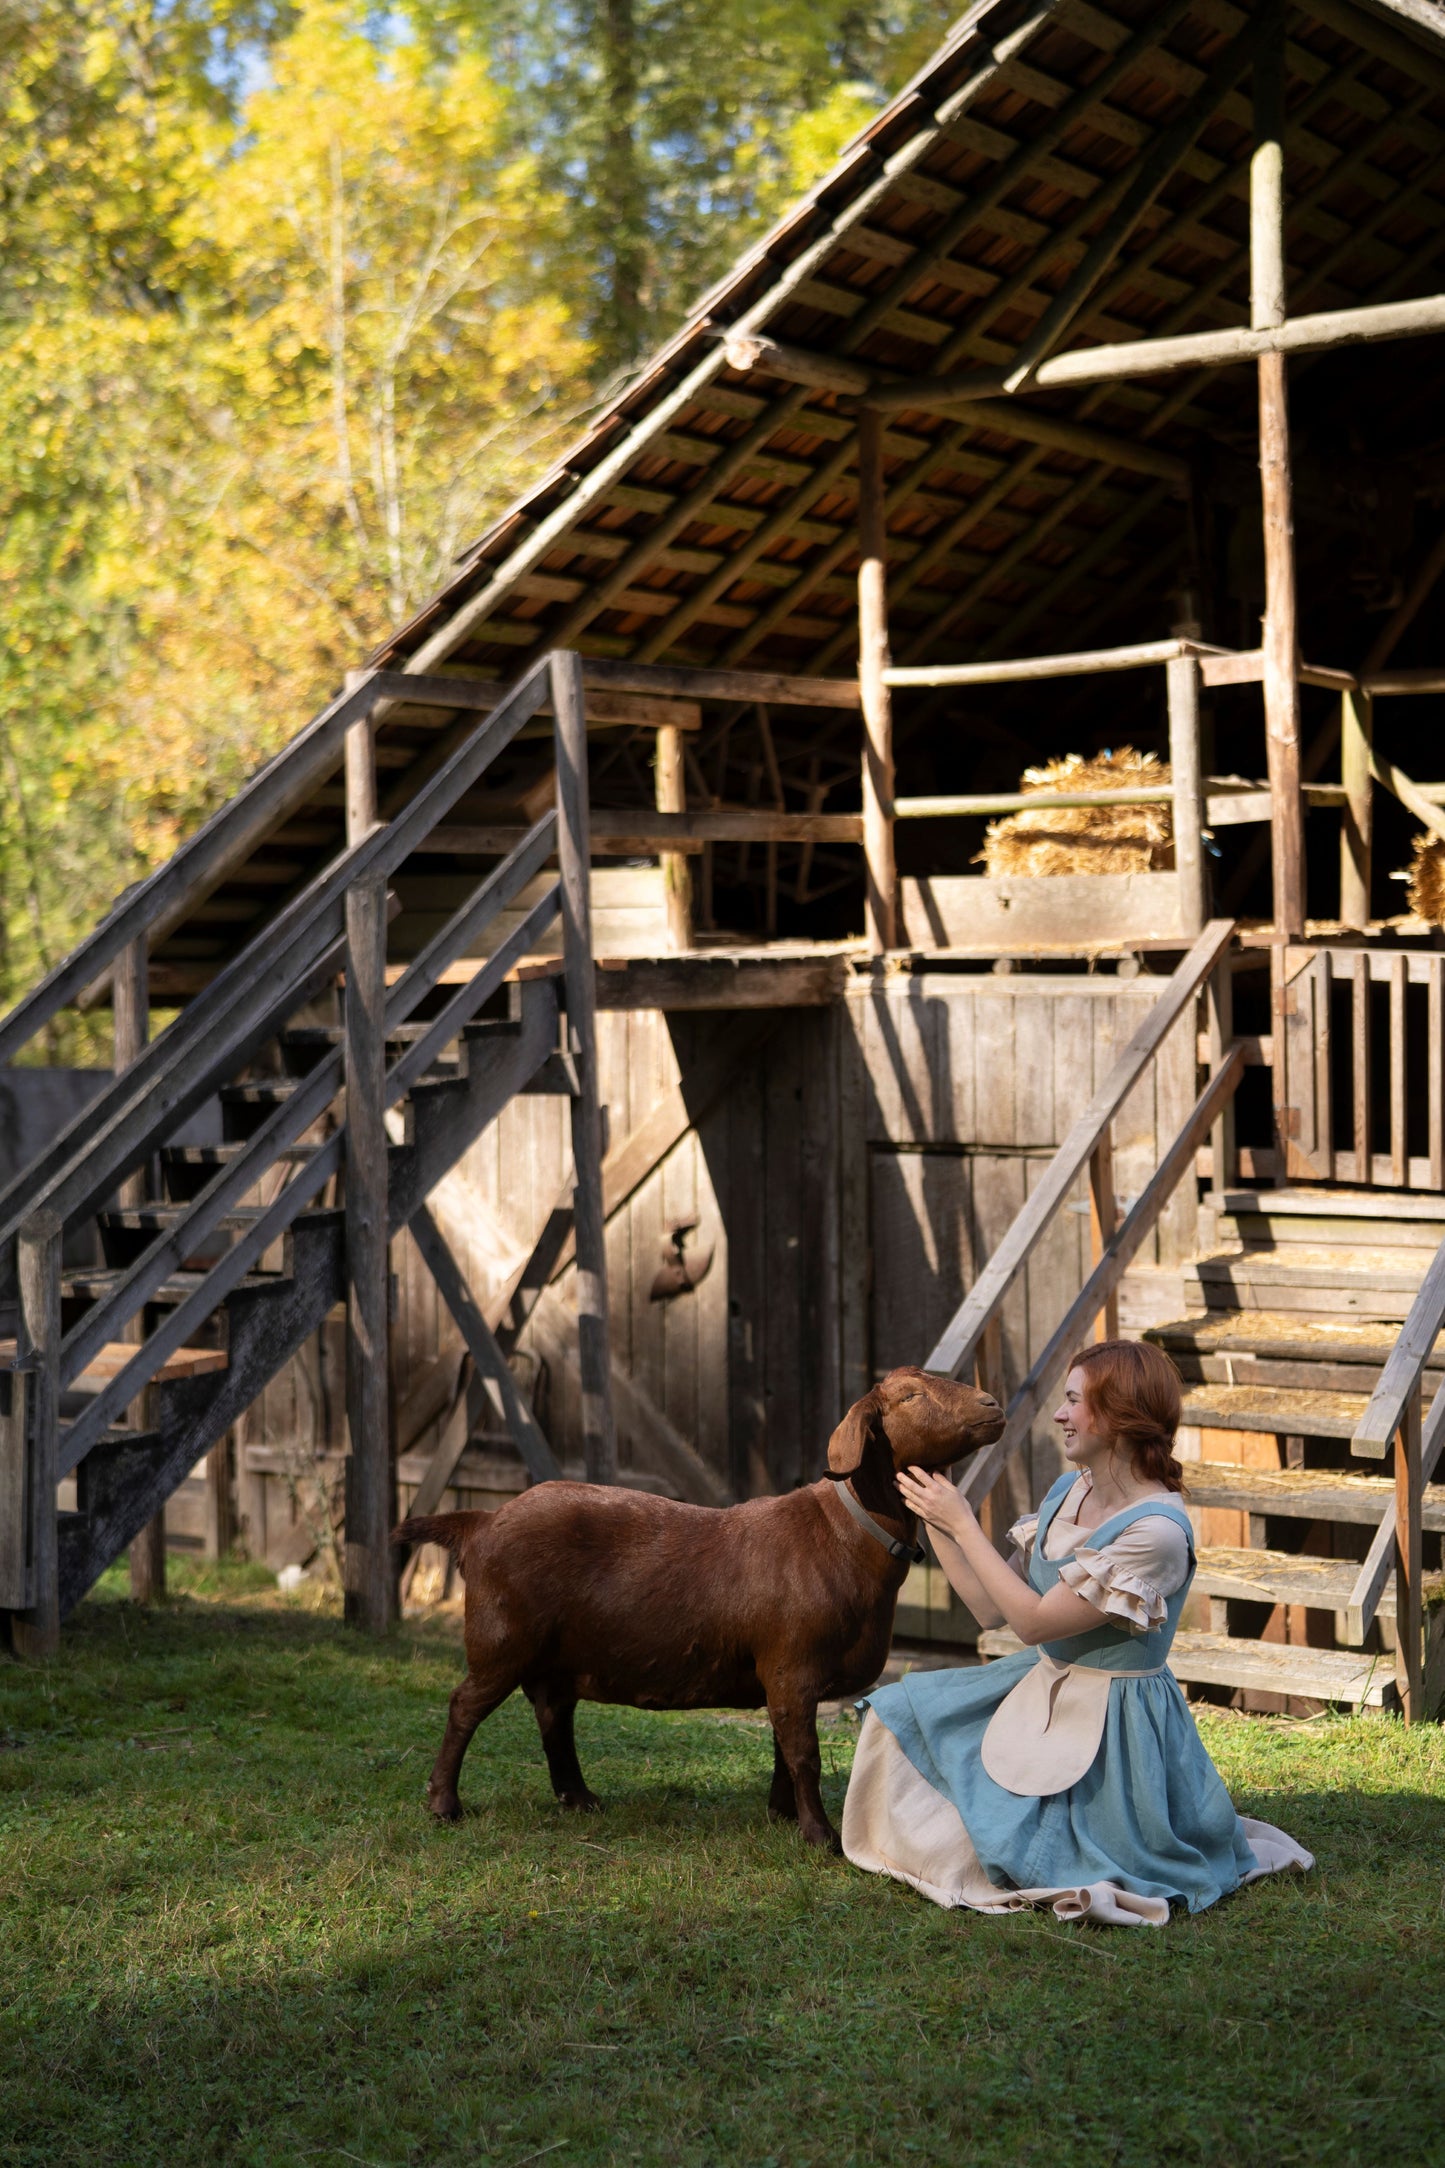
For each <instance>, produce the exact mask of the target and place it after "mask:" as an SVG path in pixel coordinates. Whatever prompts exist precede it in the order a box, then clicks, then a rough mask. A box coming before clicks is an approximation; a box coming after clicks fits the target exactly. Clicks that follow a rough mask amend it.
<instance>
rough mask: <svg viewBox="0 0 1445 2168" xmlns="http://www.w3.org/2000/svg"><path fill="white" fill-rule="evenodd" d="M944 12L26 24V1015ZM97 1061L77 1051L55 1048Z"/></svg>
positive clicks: (708, 8)
mask: <svg viewBox="0 0 1445 2168" xmlns="http://www.w3.org/2000/svg"><path fill="white" fill-rule="evenodd" d="M949 14H950V8H949V7H948V6H947V5H944V4H942V0H808V4H804V0H709V4H707V5H703V4H702V0H561V4H554V0H403V5H401V6H399V7H398V8H395V9H390V10H377V9H374V8H372V7H370V6H369V5H367V4H365V0H0V594H3V598H4V604H5V607H4V611H3V618H0V1002H8V1001H9V1000H11V999H13V998H14V997H15V996H16V995H18V994H19V993H20V992H21V991H23V990H24V988H25V987H26V986H27V985H29V984H30V983H31V982H32V981H33V980H34V979H35V978H36V977H37V976H38V975H39V974H40V973H41V972H43V971H44V970H45V969H47V968H48V967H49V966H50V965H51V964H52V963H54V962H55V961H56V960H58V958H59V957H60V956H61V955H63V954H64V952H65V950H66V949H67V948H68V947H69V946H70V944H71V942H72V941H73V940H74V939H75V938H76V937H77V936H78V935H79V934H80V933H81V932H83V931H84V929H85V928H86V927H87V926H88V925H89V924H90V923H91V922H93V920H94V918H95V917H96V916H97V914H98V913H99V912H100V911H102V910H103V909H104V908H105V907H106V906H107V905H108V904H109V902H110V901H111V899H112V897H113V895H114V894H115V893H116V892H117V891H118V890H120V889H121V888H123V887H124V886H125V885H126V884H127V883H129V882H130V881H132V880H135V879H136V878H138V877H140V876H142V875H144V874H145V873H146V872H148V871H149V870H150V869H151V868H153V867H154V866H156V865H157V864H159V863H160V862H161V861H162V860H163V859H164V858H166V857H167V856H168V855H169V854H170V852H171V851H172V850H173V849H174V847H175V845H176V843H177V842H178V840H179V839H180V838H181V837H182V836H183V835H185V834H186V833H187V832H189V831H190V830H191V829H192V828H194V826H195V825H196V824H197V823H198V822H199V821H200V820H201V819H203V818H204V817H205V816H206V815H207V814H208V813H210V812H211V811H213V810H214V809H215V807H216V806H218V805H219V804H221V803H222V802H223V801H224V800H225V798H226V797H228V796H229V795H230V794H231V793H232V792H233V791H234V790H235V789H236V787H237V786H238V784H239V783H241V782H242V781H243V780H244V778H245V777H246V776H247V775H248V774H249V773H251V772H252V771H253V770H254V769H255V767H256V766H257V764H258V763H259V762H260V761H262V760H263V759H265V758H266V757H267V756H268V755H269V754H270V753H272V752H273V751H274V750H275V749H276V748H277V747H278V745H280V744H281V743H283V742H284V741H285V739H286V738H287V737H289V736H290V735H291V734H292V733H293V732H294V731H295V730H296V729H297V728H298V727H299V726H300V724H301V723H302V722H303V721H304V720H305V719H306V717H307V716H308V715H309V714H310V713H312V712H314V710H315V708H316V707H317V706H318V705H319V704H320V703H321V702H322V701H323V700H324V699H326V698H327V697H328V696H329V695H330V694H331V693H332V692H333V691H334V690H335V688H336V686H337V684H338V682H339V681H340V678H341V675H342V673H343V671H344V670H345V669H346V668H347V667H348V665H350V664H351V663H354V662H355V661H356V660H358V658H359V657H360V656H362V655H364V654H365V653H366V651H367V650H368V649H369V648H370V647H371V646H372V645H373V644H374V643H375V642H376V641H377V640H378V639H379V638H380V637H381V636H382V635H383V634H384V633H385V632H387V631H388V630H389V629H390V628H391V627H393V626H394V625H396V624H397V623H398V622H400V621H404V620H405V619H406V617H407V616H409V615H410V614H411V612H412V611H413V610H414V609H415V608H416V607H417V606H418V604H419V603H420V602H422V601H423V600H424V599H425V597H426V596H427V595H428V594H429V593H431V592H433V591H434V590H435V588H436V587H437V586H438V585H439V584H440V583H441V582H442V581H443V580H444V579H445V578H446V577H447V574H448V571H449V569H450V566H451V564H452V561H453V559H454V558H455V556H456V554H457V553H458V551H459V550H461V549H462V548H464V547H465V546H466V544H467V543H468V542H469V541H470V540H471V539H472V538H473V537H474V536H475V535H476V534H477V533H478V532H479V531H480V530H482V529H483V528H484V527H485V526H486V525H487V524H488V522H489V521H490V520H491V518H492V517H493V516H494V515H495V514H496V513H497V512H499V511H500V510H501V509H502V508H503V507H504V506H505V504H506V503H507V502H508V501H509V499H510V498H511V497H512V496H513V495H514V494H515V493H516V492H517V490H518V489H519V488H521V487H523V486H525V485H526V484H527V483H528V482H530V480H531V479H532V478H533V477H534V476H535V474H536V473H537V472H538V471H539V469H541V468H542V467H544V466H545V465H546V464H547V463H548V461H549V460H551V459H552V458H555V457H556V456H557V454H558V452H559V451H560V449H561V448H562V445H563V443H564V441H565V433H566V431H567V430H568V429H569V428H570V427H571V426H572V425H573V424H574V422H575V419H576V417H577V415H578V413H579V411H580V410H581V409H582V408H583V407H584V406H585V405H586V404H587V403H588V401H589V400H591V399H592V398H594V397H595V396H596V393H595V388H594V387H595V386H596V384H597V382H598V381H599V379H601V380H608V379H611V378H613V377H615V375H616V372H617V371H618V370H619V368H625V367H626V366H628V365H629V364H631V363H632V362H633V361H634V360H635V359H636V357H637V356H638V354H639V353H640V352H641V350H642V349H643V348H644V346H646V345H647V344H648V343H649V342H651V341H652V340H654V339H655V338H656V337H658V336H659V335H661V334H663V333H665V332H666V331H668V330H669V329H671V328H672V327H673V326H674V325H675V324H676V322H677V321H678V320H679V318H680V317H681V315H682V313H683V311H684V309H685V308H686V306H687V305H688V304H689V303H690V302H692V301H693V300H694V299H695V298H696V297H697V294H698V292H699V290H700V289H701V288H703V287H704V286H706V285H707V284H708V283H710V282H711V281H713V280H715V279H716V278H718V277H719V276H721V275H722V274H723V273H724V272H725V271H726V269H727V267H728V265H729V264H730V262H731V261H732V259H733V258H734V256H735V255H736V253H737V251H738V249H739V247H740V246H741V245H743V244H744V243H745V242H746V241H748V240H749V239H750V238H751V237H752V236H753V235H754V234H756V233H757V232H758V231H759V230H760V229H761V228H762V227H764V226H765V225H766V224H767V223H768V222H769V221H770V220H771V219H772V218H774V217H776V215H777V214H778V212H779V211H780V209H781V208H782V207H783V206H784V205H785V204H786V203H787V202H788V201H789V200H790V199H792V198H793V197H795V196H796V195H798V194H799V193H800V192H801V191H802V190H803V189H805V188H806V187H807V186H809V185H810V184H811V183H812V182H813V181H814V180H815V179H816V178H817V176H818V175H819V174H820V173H821V172H823V171H824V170H826V168H827V167H828V165H829V164H830V163H831V162H832V160H833V158H834V157H835V156H836V153H837V151H838V149H839V148H840V146H841V144H842V143H843V142H844V141H846V139H847V138H848V136H849V135H851V133H852V132H853V131H854V129H855V128H856V127H857V126H858V125H860V123H862V122H863V121H865V120H866V119H867V117H868V116H869V114H870V113H871V112H873V111H874V110H875V109H876V107H877V106H878V104H879V103H880V101H881V100H882V99H883V98H884V97H885V96H886V95H887V94H888V93H889V92H890V91H891V90H892V89H894V88H896V87H897V85H898V84H899V82H900V81H902V80H903V79H904V78H905V77H906V76H907V75H908V74H909V73H910V72H911V70H912V69H913V68H914V67H915V66H916V65H917V64H918V63H919V62H920V61H921V60H922V59H923V58H924V57H925V56H926V54H927V52H928V50H929V49H930V48H931V47H932V45H933V44H934V43H935V42H936V40H937V38H938V37H939V36H940V35H942V33H943V31H944V30H945V29H946V27H947V24H948V20H949ZM34 1051H35V1052H37V1053H43V1054H44V1055H45V1056H46V1057H47V1058H52V1059H54V1058H58V1057H61V1056H69V1058H82V1059H83V1058H87V1057H88V1058H92V1059H93V1058H97V1056H99V1057H100V1058H104V1049H103V1043H102V1036H101V1034H100V1026H99V1024H98V1023H97V1022H92V1023H91V1024H89V1025H86V1024H84V1023H82V1022H80V1021H78V1020H76V1019H71V1020H69V1021H68V1022H64V1023H62V1025H61V1027H60V1029H59V1030H58V1031H52V1033H51V1034H50V1035H49V1038H48V1040H47V1042H46V1044H45V1045H44V1046H43V1047H42V1048H38V1049H35V1050H34Z"/></svg>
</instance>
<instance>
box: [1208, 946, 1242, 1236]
mask: <svg viewBox="0 0 1445 2168" xmlns="http://www.w3.org/2000/svg"><path fill="white" fill-rule="evenodd" d="M1205 1002H1206V1008H1207V1013H1208V1018H1209V1073H1210V1075H1211V1076H1217V1075H1218V1074H1219V1071H1220V1068H1221V1067H1222V1065H1223V1062H1224V1056H1225V1052H1226V1049H1227V1048H1228V1046H1229V1043H1230V1041H1231V1039H1232V1038H1233V1037H1234V959H1233V957H1232V955H1231V954H1230V952H1229V950H1228V949H1226V950H1225V952H1224V954H1223V955H1222V956H1221V957H1220V959H1219V962H1218V963H1217V964H1216V965H1215V967H1214V969H1213V971H1212V972H1211V973H1210V975H1209V983H1208V986H1207V988H1206V991H1205ZM1210 1135H1211V1140H1212V1144H1213V1162H1214V1163H1213V1170H1212V1172H1211V1174H1210V1183H1209V1186H1210V1188H1211V1189H1212V1191H1213V1192H1214V1195H1215V1196H1216V1197H1222V1196H1223V1194H1224V1192H1225V1190H1227V1189H1232V1188H1233V1186H1234V1182H1235V1164H1234V1155H1235V1145H1234V1094H1233V1093H1232V1092H1231V1093H1230V1095H1229V1098H1228V1100H1227V1101H1226V1103H1225V1106H1224V1108H1223V1111H1222V1112H1221V1114H1220V1116H1219V1119H1218V1121H1217V1122H1216V1123H1215V1125H1214V1128H1213V1130H1212V1131H1211V1132H1210Z"/></svg>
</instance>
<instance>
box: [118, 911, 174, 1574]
mask: <svg viewBox="0 0 1445 2168" xmlns="http://www.w3.org/2000/svg"><path fill="white" fill-rule="evenodd" d="M111 1002H112V1009H111V1044H112V1049H113V1054H112V1058H113V1061H114V1064H115V1073H116V1075H117V1076H119V1075H120V1073H121V1071H122V1070H124V1069H128V1068H129V1067H130V1066H131V1063H132V1062H135V1061H139V1059H140V1057H141V1055H142V1054H143V1053H144V1052H145V1050H146V1047H147V1046H148V1045H149V1043H150V1035H151V1018H150V958H149V954H148V950H147V944H146V938H145V936H144V935H142V936H141V938H140V939H139V940H137V941H132V942H131V944H130V946H129V948H125V949H122V950H121V952H120V954H119V956H117V958H116V960H115V968H114V972H113V975H112V979H111ZM119 1197H120V1202H121V1205H122V1206H123V1207H125V1206H136V1205H143V1204H148V1203H149V1202H150V1180H149V1176H148V1170H147V1169H146V1168H144V1167H138V1168H137V1169H136V1171H135V1173H134V1174H128V1175H127V1176H126V1178H125V1180H124V1181H123V1182H122V1183H121V1185H120V1190H119ZM125 1337H126V1339H127V1340H129V1341H132V1342H134V1343H135V1344H136V1345H139V1343H140V1342H141V1341H142V1340H144V1338H145V1316H144V1313H142V1314H141V1315H140V1316H138V1317H135V1318H133V1319H132V1320H131V1321H130V1323H129V1324H128V1325H127V1326H126V1328H125ZM151 1407H152V1399H151V1394H150V1392H149V1391H146V1392H144V1393H142V1394H141V1395H140V1397H139V1398H138V1399H137V1400H136V1401H135V1403H134V1405H133V1406H132V1408H131V1409H130V1411H129V1420H130V1422H131V1424H132V1426H133V1427H134V1428H135V1429H137V1430H144V1429H145V1428H146V1427H147V1422H148V1418H149V1415H150V1411H151ZM165 1592H166V1514H165V1508H164V1506H162V1508H161V1510H160V1512H159V1513H157V1514H156V1515H155V1517H154V1519H153V1520H150V1521H148V1522H147V1523H146V1525H145V1527H144V1528H143V1529H142V1530H141V1532H140V1534H139V1535H138V1536H136V1537H135V1538H134V1539H133V1540H132V1542H131V1546H130V1594H131V1601H132V1603H159V1602H160V1600H161V1598H162V1597H163V1596H164V1595H165Z"/></svg>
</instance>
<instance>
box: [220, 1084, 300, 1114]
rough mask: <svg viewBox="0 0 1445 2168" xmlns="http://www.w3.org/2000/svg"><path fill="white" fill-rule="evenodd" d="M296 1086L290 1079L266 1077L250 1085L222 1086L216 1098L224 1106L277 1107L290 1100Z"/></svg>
mask: <svg viewBox="0 0 1445 2168" xmlns="http://www.w3.org/2000/svg"><path fill="white" fill-rule="evenodd" d="M295 1090H296V1085H295V1082H294V1081H293V1079H291V1078H290V1077H279V1076H268V1077H261V1078H258V1079H257V1080H256V1081H255V1082H253V1083H250V1084H223V1085H222V1086H221V1089H220V1091H219V1092H218V1093H217V1095H216V1096H217V1097H218V1098H219V1099H220V1100H221V1102H222V1104H223V1105H225V1106H233V1107H278V1106H280V1104H281V1102H282V1100H283V1099H289V1098H291V1096H292V1094H293V1093H294V1092H295Z"/></svg>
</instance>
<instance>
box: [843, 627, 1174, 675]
mask: <svg viewBox="0 0 1445 2168" xmlns="http://www.w3.org/2000/svg"><path fill="white" fill-rule="evenodd" d="M1194 652H1195V646H1194V643H1192V642H1190V641H1187V640H1180V639H1173V638H1171V639H1168V640H1136V641H1134V642H1133V643H1132V644H1131V645H1130V646H1128V647H1095V648H1082V649H1080V650H1079V652H1078V653H1076V654H1072V655H1024V656H1021V657H1019V658H1018V659H1016V660H1014V659H1010V660H1009V661H1006V662H952V663H920V664H918V665H917V666H916V667H913V666H910V667H908V668H900V669H894V668H893V667H892V666H891V665H890V666H889V667H888V668H887V669H886V670H885V671H884V682H885V684H888V685H893V686H905V685H1027V684H1033V683H1035V682H1036V681H1037V680H1040V679H1043V678H1060V677H1098V676H1102V675H1104V674H1106V673H1108V672H1111V671H1115V670H1148V669H1152V668H1154V667H1155V666H1156V665H1158V664H1159V663H1168V662H1173V661H1174V660H1175V659H1176V658H1177V657H1178V656H1181V655H1190V654H1193V653H1194Z"/></svg>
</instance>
